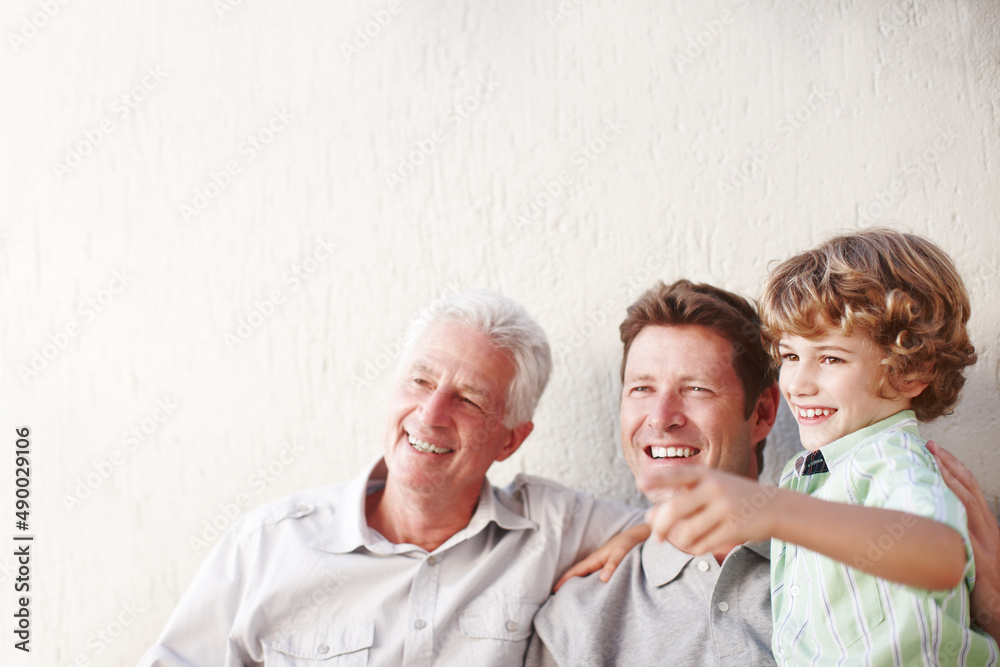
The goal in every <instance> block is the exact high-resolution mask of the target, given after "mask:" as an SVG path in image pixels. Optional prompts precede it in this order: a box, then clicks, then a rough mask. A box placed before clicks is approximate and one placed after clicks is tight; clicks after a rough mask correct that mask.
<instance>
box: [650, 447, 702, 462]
mask: <svg viewBox="0 0 1000 667" xmlns="http://www.w3.org/2000/svg"><path fill="white" fill-rule="evenodd" d="M696 453H697V452H695V451H694V450H693V449H688V448H687V447H650V448H649V455H650V456H652V457H653V458H654V459H673V458H682V459H686V458H687V457H689V456H694V455H695V454H696Z"/></svg>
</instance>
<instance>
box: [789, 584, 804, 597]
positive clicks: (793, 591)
mask: <svg viewBox="0 0 1000 667" xmlns="http://www.w3.org/2000/svg"><path fill="white" fill-rule="evenodd" d="M800 592H801V591H800V590H799V587H798V586H792V587H791V588H790V589H788V594H789V595H791V596H792V597H795V596H796V595H798V594H799V593H800Z"/></svg>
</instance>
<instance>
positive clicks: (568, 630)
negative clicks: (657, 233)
mask: <svg viewBox="0 0 1000 667" xmlns="http://www.w3.org/2000/svg"><path fill="white" fill-rule="evenodd" d="M620 330H621V338H622V342H623V343H624V344H625V351H624V356H623V359H622V385H623V386H622V398H621V438H622V448H623V450H624V453H625V460H626V461H627V462H628V464H629V467H630V468H631V470H632V473H633V474H634V475H635V476H636V478H639V477H640V476H642V475H643V474H645V473H647V472H649V471H655V470H657V469H661V468H664V467H672V466H690V465H702V466H709V467H712V468H718V469H720V470H726V471H728V472H731V473H734V474H737V475H743V476H746V477H750V478H753V479H756V478H757V476H758V474H759V473H760V469H761V466H762V464H763V457H762V448H763V446H764V440H765V438H766V437H767V435H768V433H769V432H770V431H771V427H772V426H773V425H774V419H775V415H776V411H777V407H778V390H777V386H776V385H775V380H776V374H775V373H774V371H773V369H771V366H770V359H769V357H768V354H767V352H766V351H765V350H764V348H763V346H762V344H761V338H760V328H759V323H758V320H757V316H756V313H755V311H754V308H753V306H751V305H750V304H749V303H747V301H746V300H745V299H743V298H741V297H739V296H736V295H735V294H731V293H729V292H726V291H724V290H721V289H718V288H715V287H711V286H709V285H696V284H693V283H691V282H689V281H686V280H681V281H678V282H676V283H674V284H672V285H670V286H666V285H664V284H663V283H659V284H658V285H656V286H654V287H653V288H652V289H650V290H649V291H647V292H646V293H645V294H643V295H642V296H641V297H640V298H639V300H638V301H636V302H635V303H634V304H632V305H631V306H630V307H629V309H628V316H627V317H626V318H625V321H624V322H623V323H622V325H621V329H620ZM669 493H671V491H662V490H655V489H650V490H646V495H647V497H648V498H649V500H650V501H652V502H662V501H663V500H664V499H665V497H666V495H665V494H669ZM752 509H753V508H752V507H751V508H748V511H752ZM769 556H770V544H769V542H766V541H765V542H760V543H754V544H731V545H727V546H726V547H725V548H721V549H719V550H717V551H715V552H713V553H710V554H700V555H698V556H692V555H690V554H687V553H684V552H683V551H681V550H680V549H678V548H677V547H675V546H673V545H672V544H670V543H669V542H662V543H660V542H655V541H653V540H649V541H646V542H645V543H643V544H642V546H641V547H640V548H638V549H633V550H632V551H631V552H629V554H628V555H627V556H626V557H625V559H624V560H623V561H622V563H621V564H620V565H619V567H618V571H616V572H615V574H614V576H613V577H611V579H610V581H609V582H608V583H603V582H602V581H601V580H600V579H599V578H598V577H587V578H577V579H572V580H570V581H569V582H568V583H566V584H565V585H564V586H563V587H562V588H561V589H560V590H559V592H558V593H557V594H556V595H555V596H553V597H552V599H550V600H549V602H548V603H547V604H546V605H545V606H544V607H542V609H541V610H540V611H539V612H538V614H537V615H536V617H535V623H534V625H535V633H536V635H535V638H534V639H533V640H532V641H531V644H530V645H529V649H528V655H527V659H526V662H525V664H526V665H546V666H548V665H562V666H570V665H572V666H574V667H577V666H579V665H612V664H615V665H654V664H683V665H719V664H739V665H741V666H743V665H746V666H749V665H767V664H774V658H773V657H772V655H771V599H770V587H769V572H770V565H769Z"/></svg>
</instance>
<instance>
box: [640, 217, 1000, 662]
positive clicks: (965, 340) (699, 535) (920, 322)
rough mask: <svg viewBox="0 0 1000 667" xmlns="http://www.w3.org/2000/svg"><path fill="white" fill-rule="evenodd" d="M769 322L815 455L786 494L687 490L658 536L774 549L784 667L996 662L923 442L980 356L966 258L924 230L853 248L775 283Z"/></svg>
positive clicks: (799, 267) (804, 459) (808, 255)
mask: <svg viewBox="0 0 1000 667" xmlns="http://www.w3.org/2000/svg"><path fill="white" fill-rule="evenodd" d="M761 317H762V320H763V322H764V325H765V328H766V330H767V332H768V335H769V337H770V339H771V340H770V342H771V348H772V354H773V355H774V356H775V357H776V359H778V360H779V361H780V365H781V369H780V376H779V383H778V384H779V388H780V389H781V393H782V395H783V396H784V397H785V400H786V401H787V403H788V405H789V408H790V409H791V410H792V413H793V415H794V416H795V418H796V421H797V423H798V425H799V434H800V438H801V441H802V444H803V446H804V447H805V448H806V449H807V450H808V453H807V454H805V455H802V456H798V457H796V459H795V460H793V461H792V462H790V463H789V465H788V466H786V468H785V470H784V472H783V473H782V476H781V481H780V485H779V486H780V488H779V489H778V490H775V489H763V488H761V487H759V486H757V485H756V484H754V483H753V482H750V481H748V480H741V479H736V478H731V477H727V476H723V475H721V474H718V473H716V472H712V473H709V472H707V471H701V472H700V473H698V474H696V475H690V474H689V475H688V477H689V478H688V479H680V478H678V479H674V480H671V483H673V484H675V485H680V486H686V487H688V491H687V492H686V493H682V494H680V495H679V496H676V497H675V498H674V499H673V500H672V501H671V502H670V503H668V504H666V505H662V506H660V507H658V508H657V509H656V511H655V512H654V513H653V516H652V523H653V531H654V533H656V534H657V535H659V536H665V535H666V533H667V532H671V531H672V532H671V536H672V538H673V539H674V541H675V544H676V543H677V540H678V539H682V540H685V541H687V542H688V544H689V546H690V547H691V548H690V549H689V550H691V551H692V552H693V553H700V552H701V551H703V550H707V548H711V547H710V546H709V547H707V548H706V545H711V544H713V540H718V541H725V540H729V541H732V540H733V538H734V534H735V538H736V539H737V540H751V539H761V538H765V537H773V538H774V539H773V541H772V547H771V594H772V619H773V621H774V635H773V650H774V655H775V658H776V660H777V661H778V662H779V664H795V665H800V664H814V665H834V664H836V665H860V664H868V665H905V666H907V667H908V666H909V665H994V664H996V663H997V659H998V651H997V645H996V644H995V643H994V642H993V640H992V639H990V638H989V637H987V636H985V635H983V634H980V633H978V632H975V631H973V630H972V629H970V627H969V626H970V622H971V615H970V611H969V591H970V590H971V588H972V585H973V582H974V580H975V575H974V567H973V562H972V551H971V547H970V544H969V537H968V532H967V528H966V517H965V510H964V508H963V507H962V505H961V503H960V502H959V501H958V499H957V498H956V497H955V496H954V494H952V493H951V491H950V490H948V489H947V487H946V486H945V484H944V481H943V479H942V478H941V475H940V473H939V472H938V470H937V467H936V465H935V463H934V461H933V457H932V456H931V455H930V453H929V452H928V451H927V449H926V448H925V446H924V441H923V440H921V439H920V438H919V436H918V433H917V420H918V419H919V420H921V421H930V420H933V419H935V418H937V417H939V416H941V415H943V414H947V413H948V412H950V410H951V408H952V407H953V406H954V405H955V403H956V402H957V399H958V394H959V391H960V389H961V387H962V385H963V384H964V382H965V379H964V377H963V370H964V369H965V368H966V367H967V366H969V365H971V364H973V363H975V360H976V354H975V351H974V348H973V346H972V343H971V342H970V341H969V337H968V333H967V331H966V323H967V322H968V319H969V299H968V295H967V293H966V291H965V287H964V285H963V284H962V281H961V278H959V276H958V274H957V272H956V271H955V268H954V266H953V264H952V262H951V260H950V259H949V258H948V257H947V255H946V254H945V253H944V252H942V251H941V250H940V249H939V248H938V247H937V246H935V245H934V244H932V243H930V242H928V241H926V240H924V239H921V238H919V237H917V236H914V235H911V234H902V233H898V232H895V231H891V230H886V229H875V230H867V231H862V232H857V233H852V234H846V235H843V236H839V237H836V238H833V239H831V240H829V241H827V242H826V243H824V244H822V245H821V246H820V247H818V248H817V249H815V250H812V251H809V252H805V253H802V254H800V255H797V256H795V257H793V258H791V259H789V260H787V261H785V262H783V263H782V264H780V265H779V266H778V267H777V268H775V269H774V270H773V271H772V272H771V274H770V276H769V277H768V280H767V284H766V286H765V289H764V296H763V298H762V302H761ZM662 482H663V480H658V483H662ZM795 492H799V493H795ZM802 494H808V496H811V497H807V496H804V495H802ZM679 536H680V537H679Z"/></svg>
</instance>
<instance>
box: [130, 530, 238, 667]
mask: <svg viewBox="0 0 1000 667" xmlns="http://www.w3.org/2000/svg"><path fill="white" fill-rule="evenodd" d="M243 588H244V574H243V566H242V563H241V557H240V551H239V546H238V542H237V536H236V531H235V530H230V532H229V533H227V534H226V535H225V536H224V537H223V539H222V541H221V542H220V543H219V544H218V545H216V547H215V548H214V549H213V550H212V552H211V553H210V554H209V556H208V558H207V559H206V560H205V562H204V563H203V564H202V566H201V568H200V569H199V570H198V573H197V574H196V575H195V577H194V580H193V581H192V582H191V585H190V586H188V589H187V591H185V593H184V595H183V596H182V597H181V600H180V602H179V603H178V604H177V608H176V609H175V610H174V612H173V614H171V616H170V619H169V620H168V621H167V626H166V628H165V629H164V631H163V634H162V635H161V636H160V638H159V640H158V641H157V643H156V645H154V646H153V647H152V648H150V649H149V650H148V651H146V653H145V654H144V655H143V656H142V658H141V659H140V660H139V664H138V667H219V666H222V667H244V666H249V665H253V664H256V663H254V662H252V661H251V660H250V659H249V658H248V657H247V656H246V653H245V651H244V650H243V648H242V646H241V645H240V642H239V640H238V639H236V638H235V637H234V633H233V626H234V621H235V619H236V615H237V612H238V611H239V605H240V601H241V598H242V595H243V593H242V591H243Z"/></svg>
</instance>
